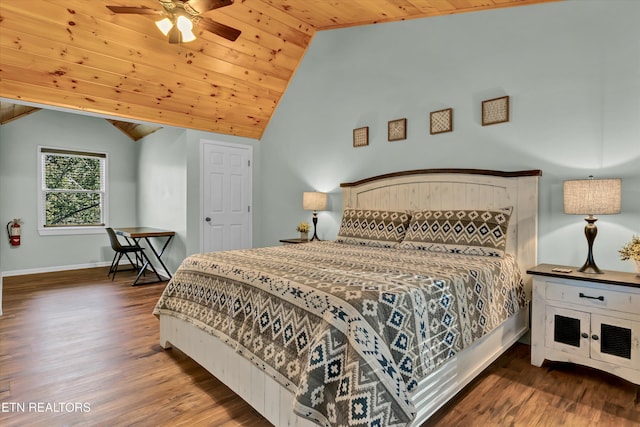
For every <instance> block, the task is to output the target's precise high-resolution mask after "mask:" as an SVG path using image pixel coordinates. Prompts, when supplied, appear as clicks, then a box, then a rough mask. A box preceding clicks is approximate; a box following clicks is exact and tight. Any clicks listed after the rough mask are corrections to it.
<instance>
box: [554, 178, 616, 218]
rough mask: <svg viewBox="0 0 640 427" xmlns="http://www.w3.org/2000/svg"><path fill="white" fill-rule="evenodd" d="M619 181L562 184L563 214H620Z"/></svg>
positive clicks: (573, 181)
mask: <svg viewBox="0 0 640 427" xmlns="http://www.w3.org/2000/svg"><path fill="white" fill-rule="evenodd" d="M621 181H622V180H621V179H620V178H611V179H573V180H569V181H565V182H564V213H566V214H574V215H607V214H617V213H620V201H621V186H622V185H621Z"/></svg>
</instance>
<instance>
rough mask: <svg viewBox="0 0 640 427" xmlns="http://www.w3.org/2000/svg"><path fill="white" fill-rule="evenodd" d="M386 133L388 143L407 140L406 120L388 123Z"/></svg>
mask: <svg viewBox="0 0 640 427" xmlns="http://www.w3.org/2000/svg"><path fill="white" fill-rule="evenodd" d="M387 133H388V135H387V139H388V140H389V141H400V140H401V139H407V119H397V120H391V121H390V122H389V123H388V127H387Z"/></svg>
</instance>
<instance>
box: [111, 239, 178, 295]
mask: <svg viewBox="0 0 640 427" xmlns="http://www.w3.org/2000/svg"><path fill="white" fill-rule="evenodd" d="M114 231H115V232H116V234H118V235H120V236H123V237H124V238H125V239H126V240H127V241H128V242H129V243H131V241H130V240H129V239H131V240H133V241H134V242H135V244H136V245H139V242H140V240H141V239H144V241H145V242H146V243H147V247H148V248H149V249H151V252H152V253H153V255H154V257H155V259H156V260H157V261H158V262H159V263H160V265H161V266H162V268H163V269H164V271H165V273H167V275H168V276H169V279H171V277H172V276H171V273H170V272H169V269H168V268H167V266H166V265H164V262H162V254H164V250H165V249H166V248H167V246H168V245H169V242H171V239H173V236H175V234H176V232H175V231H171V230H162V229H160V228H151V227H120V228H114ZM151 237H166V240H165V241H164V244H163V245H162V248H161V249H160V251H158V250H157V249H156V248H155V247H154V246H153V244H151V240H150V238H151ZM142 255H143V257H144V258H145V262H144V265H143V266H142V268H141V269H140V271H139V272H138V276H136V279H135V280H134V281H133V283H132V286H135V285H136V284H138V280H140V276H142V274H143V273H144V272H145V270H146V269H147V267H151V269H152V270H153V272H154V273H155V275H156V277H157V278H158V280H157V282H164V281H165V280H169V279H164V278H162V276H160V274H159V273H158V271H157V270H156V268H155V267H154V265H153V263H152V262H151V260H150V259H149V257H147V256H146V255H145V253H144V251H143V252H142ZM145 283H155V282H145Z"/></svg>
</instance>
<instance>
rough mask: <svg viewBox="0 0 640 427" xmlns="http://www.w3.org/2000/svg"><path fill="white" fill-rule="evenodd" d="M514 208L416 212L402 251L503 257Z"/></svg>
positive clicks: (401, 245)
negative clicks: (418, 250) (412, 250)
mask: <svg viewBox="0 0 640 427" xmlns="http://www.w3.org/2000/svg"><path fill="white" fill-rule="evenodd" d="M511 212H512V208H510V207H509V208H505V209H497V210H444V211H441V210H429V211H422V212H414V213H413V216H412V218H411V222H410V223H409V226H408V230H407V234H406V236H405V238H404V240H403V241H402V243H401V244H400V245H399V247H400V248H403V249H420V250H424V251H430V252H447V253H461V254H467V255H482V256H496V257H503V256H504V250H505V246H506V244H507V229H508V227H509V218H510V217H511Z"/></svg>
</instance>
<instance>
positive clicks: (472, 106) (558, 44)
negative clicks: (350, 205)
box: [261, 0, 640, 271]
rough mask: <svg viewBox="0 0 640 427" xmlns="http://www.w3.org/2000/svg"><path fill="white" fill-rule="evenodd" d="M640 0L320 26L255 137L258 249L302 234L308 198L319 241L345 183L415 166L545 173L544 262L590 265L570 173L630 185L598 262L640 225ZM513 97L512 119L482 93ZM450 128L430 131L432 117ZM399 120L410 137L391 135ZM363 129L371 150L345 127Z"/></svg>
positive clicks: (602, 230) (604, 225)
mask: <svg viewBox="0 0 640 427" xmlns="http://www.w3.org/2000/svg"><path fill="white" fill-rule="evenodd" d="M638 22H640V2H635V1H615V0H614V1H580V2H578V1H569V2H561V3H548V4H543V5H538V6H526V7H517V8H508V9H499V10H492V11H487V12H477V13H471V14H460V15H451V16H442V17H436V18H429V19H420V20H412V21H405V22H396V23H388V24H380V25H374V26H367V27H357V28H349V29H343V30H332V31H326V32H321V33H318V34H316V36H315V37H314V40H313V43H312V45H311V47H310V48H309V50H308V52H307V53H306V55H305V58H304V60H303V62H302V64H301V65H300V67H299V69H298V71H297V73H296V75H295V77H294V79H293V80H292V81H291V83H290V85H289V88H288V90H287V92H286V94H285V96H284V97H283V99H282V100H281V102H280V104H279V106H278V110H277V111H276V114H275V115H274V117H273V118H272V120H271V123H270V125H269V127H268V129H267V132H266V133H265V135H264V137H263V139H262V142H261V144H262V166H263V172H262V174H261V179H262V186H263V189H264V191H263V192H264V193H265V194H267V193H268V197H265V198H264V200H263V204H262V209H263V212H264V216H263V221H264V224H265V227H264V228H263V234H262V236H263V243H264V244H276V243H277V242H278V239H280V238H283V237H288V236H289V237H290V236H294V235H295V226H296V224H297V223H298V222H299V221H301V220H307V221H309V220H310V219H311V214H310V213H309V212H305V211H303V210H302V208H301V199H302V192H303V191H309V190H321V191H328V192H330V193H331V196H330V210H331V211H330V212H322V213H321V214H320V220H319V229H320V232H319V234H320V236H321V238H324V239H332V238H334V237H335V235H336V233H337V230H338V228H339V224H338V223H339V217H340V210H341V199H340V190H339V184H340V183H341V182H346V181H352V180H356V179H360V178H364V177H368V176H372V175H376V174H380V173H387V172H394V171H400V170H407V169H422V168H437V167H469V168H486V169H500V170H519V169H542V170H543V176H542V178H541V180H540V224H539V229H540V233H539V235H540V241H539V243H540V245H539V261H540V262H549V263H560V264H563V263H564V264H569V265H581V264H582V263H583V262H584V260H585V258H586V246H587V245H586V240H585V238H584V235H583V228H584V224H585V222H584V221H583V220H582V218H581V217H580V216H571V215H565V214H563V212H562V181H563V180H564V179H569V178H586V177H587V176H588V175H589V174H593V175H595V176H596V177H622V178H623V204H622V212H623V213H622V214H621V215H615V216H602V217H601V218H600V220H599V221H598V228H599V235H598V238H597V240H596V244H595V259H596V261H597V262H598V265H599V266H600V267H601V268H606V269H616V270H627V271H632V270H633V267H632V265H631V264H630V263H629V262H621V261H620V260H619V259H618V254H617V249H619V248H620V247H621V246H622V245H623V244H624V243H626V241H628V240H630V238H631V235H632V234H633V233H640V25H638ZM503 95H509V96H510V100H511V120H510V122H509V123H505V124H497V125H493V126H486V127H482V126H481V118H480V108H481V107H480V106H481V102H482V101H483V100H486V99H491V98H494V97H497V96H503ZM447 107H452V108H453V109H454V113H453V114H454V131H453V132H451V133H446V134H440V135H434V136H431V135H429V131H428V126H429V125H428V123H429V112H431V111H435V110H439V109H442V108H447ZM402 117H406V118H407V121H408V132H407V140H405V141H400V142H387V121H389V120H393V119H397V118H402ZM361 126H369V132H370V137H369V138H370V142H369V146H368V147H364V148H353V147H352V130H353V129H354V128H357V127H361Z"/></svg>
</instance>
